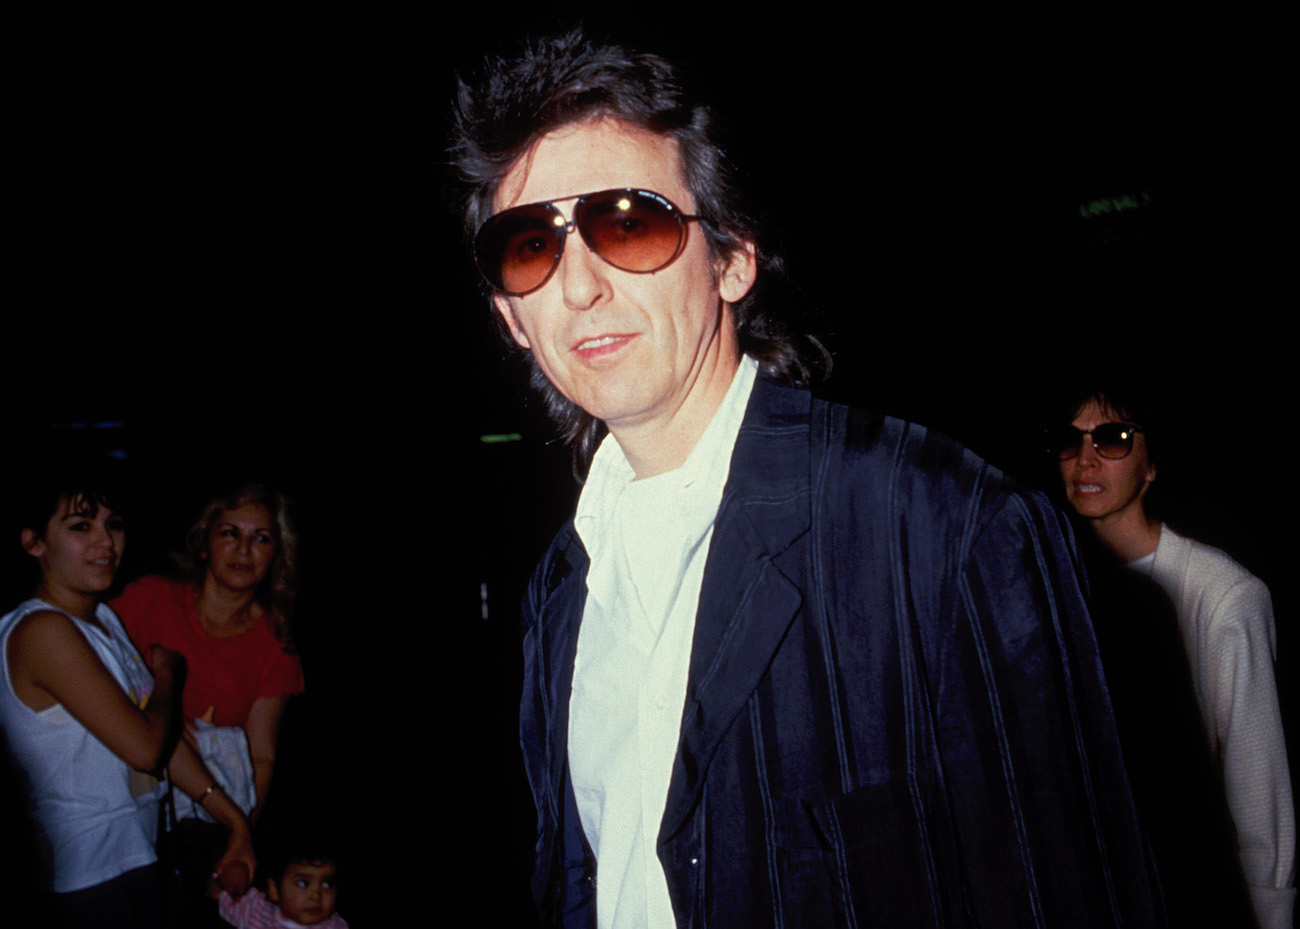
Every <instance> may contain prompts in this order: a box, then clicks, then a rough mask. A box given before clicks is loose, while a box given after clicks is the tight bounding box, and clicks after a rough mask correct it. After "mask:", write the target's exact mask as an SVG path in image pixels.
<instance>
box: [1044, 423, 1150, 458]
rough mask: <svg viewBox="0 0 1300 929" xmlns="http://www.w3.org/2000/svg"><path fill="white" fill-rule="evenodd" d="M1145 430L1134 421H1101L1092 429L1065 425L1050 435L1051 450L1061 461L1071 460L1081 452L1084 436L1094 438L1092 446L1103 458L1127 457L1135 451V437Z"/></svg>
mask: <svg viewBox="0 0 1300 929" xmlns="http://www.w3.org/2000/svg"><path fill="white" fill-rule="evenodd" d="M1144 431H1145V430H1144V429H1143V428H1142V427H1141V426H1135V425H1133V424H1132V423H1101V424H1100V425H1098V426H1095V427H1093V428H1092V429H1088V430H1083V429H1076V428H1074V427H1073V426H1064V427H1062V428H1060V429H1058V430H1056V432H1055V433H1054V434H1052V435H1051V436H1049V451H1051V452H1052V453H1054V454H1055V455H1056V456H1057V457H1058V458H1060V460H1061V461H1069V460H1070V459H1071V458H1074V457H1075V456H1076V455H1078V454H1079V450H1080V449H1081V448H1082V447H1083V438H1084V436H1088V437H1089V438H1090V439H1091V440H1092V447H1093V448H1094V449H1096V451H1097V454H1098V455H1100V456H1101V457H1102V458H1110V459H1112V460H1114V459H1117V458H1127V457H1128V454H1129V452H1131V451H1133V437H1134V436H1135V435H1137V434H1138V433H1139V432H1144Z"/></svg>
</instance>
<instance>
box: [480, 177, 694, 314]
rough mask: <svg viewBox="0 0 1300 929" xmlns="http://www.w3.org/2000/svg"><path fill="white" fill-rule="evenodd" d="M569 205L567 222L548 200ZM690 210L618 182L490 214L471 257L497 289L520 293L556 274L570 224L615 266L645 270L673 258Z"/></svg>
mask: <svg viewBox="0 0 1300 929" xmlns="http://www.w3.org/2000/svg"><path fill="white" fill-rule="evenodd" d="M566 200H574V201H576V202H575V203H574V204H573V222H569V221H568V220H566V219H565V218H564V217H563V216H562V215H561V214H560V211H559V210H557V209H556V208H555V204H557V203H563V202H564V201H566ZM693 219H702V217H700V216H689V215H687V214H685V213H683V212H682V211H681V210H679V209H677V207H676V206H674V205H673V203H672V201H671V200H669V199H668V198H667V197H664V196H661V195H660V194H657V193H655V192H654V191H650V190H637V189H635V188H631V187H628V188H620V189H618V190H602V191H599V192H597V193H591V194H580V195H575V196H572V197H561V198H559V199H558V200H550V201H548V202H546V203H530V204H527V205H525V206H516V207H512V208H511V209H508V210H504V211H502V212H500V213H497V214H496V215H495V216H493V217H491V218H490V219H488V221H487V222H485V223H484V224H483V225H482V226H481V227H480V228H479V231H478V235H476V236H475V237H474V261H475V262H476V263H477V264H478V269H479V271H480V272H482V274H483V277H485V278H486V279H487V282H488V283H489V284H491V285H492V286H493V287H495V288H496V289H497V290H499V291H500V292H501V293H503V294H507V295H509V296H512V297H522V296H524V295H525V294H530V293H532V292H533V291H534V290H537V289H538V288H539V287H541V286H542V285H543V284H545V283H546V282H547V281H548V280H550V278H551V275H552V274H554V273H555V269H556V268H557V267H559V265H560V258H561V257H562V256H563V255H564V241H565V239H566V238H567V237H568V235H569V233H570V232H571V231H573V230H574V229H576V230H577V231H578V234H579V235H581V236H582V241H584V242H586V243H587V247H588V248H589V249H591V250H592V251H593V252H595V253H596V254H597V255H599V256H600V257H601V258H603V259H604V260H605V261H607V262H608V263H609V264H612V265H613V266H614V267H616V268H620V269H622V270H624V271H631V272H633V273H634V274H650V273H651V272H653V271H658V270H659V269H661V268H666V267H668V265H670V264H672V263H673V259H675V258H676V257H677V255H678V253H680V252H681V250H682V244H683V243H684V242H685V241H686V224H687V223H688V222H690V221H691V220H693Z"/></svg>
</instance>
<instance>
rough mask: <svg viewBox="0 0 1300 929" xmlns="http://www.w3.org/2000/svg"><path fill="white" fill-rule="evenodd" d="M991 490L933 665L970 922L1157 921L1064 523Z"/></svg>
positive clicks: (1021, 497) (1017, 497)
mask: <svg viewBox="0 0 1300 929" xmlns="http://www.w3.org/2000/svg"><path fill="white" fill-rule="evenodd" d="M992 501H993V502H992V503H991V504H990V505H991V507H992V510H991V514H992V515H991V516H987V517H985V516H983V515H981V516H980V517H979V519H980V524H978V525H972V526H970V527H968V528H967V530H966V532H967V535H968V536H969V538H970V542H969V544H968V545H967V546H966V547H965V548H964V549H963V550H964V551H965V560H964V563H963V564H960V565H956V566H955V567H956V568H957V578H958V580H957V589H956V591H955V593H954V596H953V597H952V599H951V607H950V609H951V610H952V612H953V616H952V617H951V625H950V626H949V627H948V628H949V631H950V633H952V634H953V635H954V636H955V637H956V640H957V641H956V642H955V643H951V644H953V647H952V649H951V650H950V651H949V652H948V653H947V654H948V657H947V658H944V659H941V660H939V663H938V667H936V668H933V669H932V674H933V675H937V677H932V683H933V684H934V685H935V686H936V690H937V694H938V699H937V700H936V703H935V714H936V734H937V738H938V746H939V752H940V754H941V756H942V758H943V766H944V770H945V772H946V780H947V783H948V785H949V789H950V790H951V791H952V796H953V808H954V809H953V812H954V817H955V819H956V820H957V823H956V827H957V835H958V837H959V839H958V841H959V844H960V846H961V854H962V856H963V858H964V860H965V868H966V870H967V887H968V893H969V894H970V901H969V903H970V906H971V908H972V910H973V911H974V915H975V917H976V921H977V922H978V924H980V925H1007V926H1010V925H1038V926H1080V927H1083V926H1112V925H1115V926H1119V925H1123V926H1155V925H1161V924H1162V923H1163V918H1162V917H1161V916H1159V915H1158V914H1159V912H1160V909H1161V904H1160V902H1159V898H1158V895H1157V892H1156V890H1155V889H1154V882H1153V879H1152V872H1151V869H1150V865H1149V861H1148V856H1147V855H1146V852H1145V843H1144V842H1143V840H1142V837H1141V832H1140V829H1139V826H1138V821H1137V817H1136V814H1135V812H1134V807H1133V802H1132V798H1131V794H1130V790H1129V785H1128V780H1127V777H1126V775H1125V772H1124V767H1123V762H1122V759H1121V755H1120V748H1119V741H1118V737H1117V735H1116V731H1115V726H1114V721H1113V718H1112V715H1111V709H1110V703H1109V698H1108V695H1107V692H1106V686H1105V682H1104V679H1103V676H1102V670H1101V664H1100V660H1099V657H1098V651H1097V645H1096V640H1095V637H1094V635H1093V631H1092V627H1091V623H1090V621H1089V618H1088V614H1087V610H1086V607H1085V605H1084V598H1083V592H1082V590H1081V571H1080V568H1079V566H1078V560H1077V558H1076V554H1075V551H1074V548H1073V545H1072V541H1071V539H1070V536H1069V534H1068V529H1067V528H1066V527H1065V526H1064V523H1063V520H1062V519H1061V518H1060V516H1059V514H1058V513H1057V512H1056V511H1055V510H1054V509H1053V508H1052V507H1051V506H1050V505H1049V504H1048V503H1047V502H1046V500H1045V499H1043V498H1041V497H1040V496H1038V495H1032V494H1023V493H1020V492H1018V491H1009V492H1003V493H1000V494H997V495H995V496H994V497H993V498H992ZM985 512H989V510H988V509H987V508H985ZM931 654H932V655H934V654H935V652H933V651H931ZM1008 907H1013V908H1015V909H1016V911H1015V912H1008V911H1007V908H1008Z"/></svg>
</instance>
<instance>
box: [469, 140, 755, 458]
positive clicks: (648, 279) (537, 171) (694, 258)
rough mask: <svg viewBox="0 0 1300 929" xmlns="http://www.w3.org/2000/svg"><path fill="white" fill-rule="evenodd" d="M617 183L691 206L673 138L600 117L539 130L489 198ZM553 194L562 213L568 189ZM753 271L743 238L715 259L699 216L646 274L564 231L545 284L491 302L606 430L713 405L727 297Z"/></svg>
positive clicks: (521, 199) (723, 355) (724, 375)
mask: <svg viewBox="0 0 1300 929" xmlns="http://www.w3.org/2000/svg"><path fill="white" fill-rule="evenodd" d="M620 187H637V188H642V189H645V190H650V191H654V192H656V193H659V194H661V195H663V196H664V197H667V198H668V199H669V200H671V201H672V202H673V203H674V204H676V205H677V207H678V208H680V209H681V210H683V211H684V212H686V213H694V212H695V209H696V204H695V198H694V197H693V196H692V195H691V192H690V190H689V188H688V187H687V185H686V182H685V180H684V178H683V177H682V170H681V158H680V154H679V152H678V146H677V142H676V141H675V140H674V139H672V138H670V137H668V136H661V135H657V134H655V133H651V132H648V131H645V130H642V129H637V128H633V127H630V126H627V125H626V124H623V123H619V122H616V121H612V120H608V119H604V120H597V121H587V122H581V123H574V124H571V125H568V126H564V127H562V128H560V129H558V130H556V131H555V132H552V133H550V134H548V135H546V136H543V137H542V138H541V139H540V140H539V141H538V142H537V144H536V145H534V146H533V148H532V149H531V150H530V151H529V153H528V154H527V155H525V156H524V158H522V159H521V160H520V162H519V163H518V164H517V165H515V167H514V168H513V169H511V171H510V172H509V173H508V174H507V175H506V177H505V179H504V180H503V182H502V184H501V187H500V190H499V191H498V192H497V196H496V200H495V203H494V209H495V210H496V211H497V212H499V211H501V210H505V209H509V208H510V207H514V206H519V205H522V204H529V203H539V202H545V201H550V200H559V199H560V198H564V197H571V196H575V195H578V194H585V193H592V192H595V191H600V190H608V189H611V188H620ZM556 206H557V207H558V208H559V210H560V211H561V212H562V213H563V214H564V216H565V218H566V219H568V220H570V221H572V218H573V201H568V202H563V203H557V204H556ZM754 273H755V263H754V252H753V248H752V246H751V247H748V248H746V249H743V250H741V251H740V252H738V253H737V254H735V255H733V256H732V257H731V258H729V259H726V260H723V261H715V260H714V259H713V258H711V257H710V255H709V248H708V244H707V242H706V241H705V237H704V235H703V233H702V232H701V231H700V229H699V224H698V223H690V224H688V226H687V231H686V243H685V245H684V247H683V248H682V251H681V254H679V255H678V256H677V258H676V260H675V261H673V263H672V264H670V265H668V267H666V268H663V269H661V270H659V271H656V272H654V273H652V274H634V273H632V272H628V271H622V270H619V269H618V268H615V267H614V266H613V265H610V264H607V263H606V262H605V261H603V260H602V259H601V258H600V257H598V256H597V255H596V254H594V253H593V252H592V251H591V250H590V249H588V248H587V245H586V243H585V242H583V241H582V237H581V236H579V235H577V234H576V233H571V234H570V235H569V237H568V240H567V242H566V243H565V247H564V257H563V258H562V259H561V261H560V265H559V267H558V268H556V270H555V273H554V274H553V275H552V276H551V278H550V280H548V281H547V282H546V284H545V285H543V286H542V287H541V288H540V289H539V290H536V291H534V292H533V293H530V294H527V295H525V296H523V297H505V296H501V295H498V296H496V297H495V298H494V302H495V305H496V308H497V310H498V311H499V312H500V313H501V315H502V316H503V317H504V319H505V322H506V325H507V326H508V327H509V329H510V332H511V334H512V335H513V336H514V338H515V339H516V340H517V341H518V342H519V344H520V345H522V346H523V347H524V348H526V349H528V350H529V351H531V352H532V353H533V357H534V358H535V359H536V361H537V363H538V365H539V366H540V367H541V369H542V372H543V373H544V374H545V375H546V377H547V379H549V380H550V382H551V383H552V384H554V385H555V386H556V387H557V388H558V389H559V390H560V392H561V393H563V394H564V396H565V397H567V398H568V399H569V400H571V401H573V402H574V403H576V404H577V405H578V406H580V407H581V408H582V409H584V410H586V411H587V412H588V413H590V414H591V415H593V416H595V417H596V418H598V419H602V420H604V421H605V423H606V424H607V425H608V426H609V427H610V429H611V430H612V431H614V432H616V433H617V432H619V430H620V429H622V428H636V427H641V426H647V425H649V426H654V425H656V424H660V423H667V422H669V421H671V420H672V419H673V418H674V417H676V416H678V415H681V413H682V411H683V410H688V415H689V408H690V407H692V406H693V405H697V404H698V405H699V408H705V407H707V412H708V415H712V409H713V408H714V407H716V402H720V401H721V398H722V396H723V394H725V393H726V390H727V387H728V386H729V385H730V383H731V377H732V374H733V373H734V372H735V367H736V362H737V359H738V354H737V349H736V340H735V331H734V327H733V324H732V318H731V311H730V307H729V304H731V303H734V302H736V301H737V300H739V299H741V298H742V297H743V296H744V295H745V293H746V292H748V290H749V287H750V285H751V284H752V283H753V280H754ZM710 403H712V404H713V406H709V404H710Z"/></svg>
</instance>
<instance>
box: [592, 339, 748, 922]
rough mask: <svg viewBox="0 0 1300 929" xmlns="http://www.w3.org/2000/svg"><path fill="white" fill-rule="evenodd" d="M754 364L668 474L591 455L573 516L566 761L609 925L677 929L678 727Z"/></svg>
mask: <svg viewBox="0 0 1300 929" xmlns="http://www.w3.org/2000/svg"><path fill="white" fill-rule="evenodd" d="M757 371H758V363H757V362H756V361H754V360H753V359H750V358H744V357H742V359H741V361H740V364H739V365H738V366H737V369H736V373H735V375H734V376H733V378H732V382H731V386H730V387H729V388H728V390H727V394H726V396H725V397H724V398H723V400H722V403H721V405H720V406H719V407H718V410H717V412H716V413H715V414H714V416H713V419H712V420H711V421H710V423H709V425H708V427H707V428H706V429H705V430H704V433H703V435H701V436H700V439H699V441H698V442H697V443H696V445H695V448H693V449H692V450H691V453H690V455H689V456H688V457H687V459H686V461H685V463H684V464H683V465H682V466H681V467H680V468H677V469H675V470H673V471H668V472H666V473H663V474H657V475H655V476H654V477H650V478H647V479H645V480H641V481H638V480H635V474H634V473H633V471H632V466H631V465H630V464H629V463H628V461H627V458H626V457H625V456H624V455H623V451H622V449H621V448H619V445H618V443H617V442H616V441H610V440H608V439H607V440H606V441H605V442H603V443H602V444H601V446H600V448H599V449H598V450H597V452H596V455H595V458H594V459H593V460H592V465H591V471H590V474H589V475H588V477H587V483H586V486H585V487H584V488H583V490H582V495H581V497H580V498H579V500H578V509H577V514H576V516H575V517H574V526H575V528H576V529H577V532H578V535H579V537H580V538H581V539H582V543H583V545H584V546H585V547H586V549H587V554H588V556H589V557H590V559H591V565H590V567H589V569H588V571H587V601H586V606H585V608H584V610H583V616H582V625H581V628H580V629H579V632H578V652H577V659H576V661H575V664H574V671H573V693H572V695H571V697H570V699H569V743H568V744H569V749H568V751H569V767H570V771H571V773H572V776H573V785H574V792H575V795H576V798H577V802H578V813H579V816H580V818H581V820H582V826H583V831H584V832H585V833H586V835H587V839H588V841H589V842H590V843H591V846H592V850H593V851H594V852H595V854H596V859H597V864H598V874H597V886H598V889H597V892H596V913H597V923H598V925H599V926H600V927H601V929H633V927H636V929H645V927H655V929H658V927H672V926H675V925H676V923H675V921H674V919H673V912H672V905H671V903H670V902H669V898H668V884H667V881H666V879H665V878H664V873H663V867H662V866H661V865H660V863H659V859H658V857H657V855H656V853H655V845H656V840H657V838H658V833H659V824H660V821H661V820H662V819H663V813H664V805H665V803H666V800H667V797H668V783H669V779H670V777H671V774H672V766H673V761H674V759H675V758H676V756H677V743H678V739H679V734H680V730H681V720H682V709H683V704H684V703H685V699H686V679H687V675H688V672H689V670H690V658H691V640H692V637H693V635H694V632H695V613H696V610H697V609H698V606H699V599H700V585H701V583H702V582H703V579H704V564H705V561H706V560H707V558H708V552H709V541H710V539H711V538H712V536H713V522H714V519H715V518H716V516H717V512H718V505H719V503H720V502H721V500H722V491H723V488H724V487H725V485H726V483H727V475H728V473H729V472H730V469H731V454H732V451H733V449H734V448H735V444H736V436H737V435H738V434H739V432H740V425H741V423H742V422H743V420H744V417H745V407H746V405H747V404H748V402H749V395H750V392H751V390H752V389H753V386H754V379H755V376H756V374H757Z"/></svg>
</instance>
